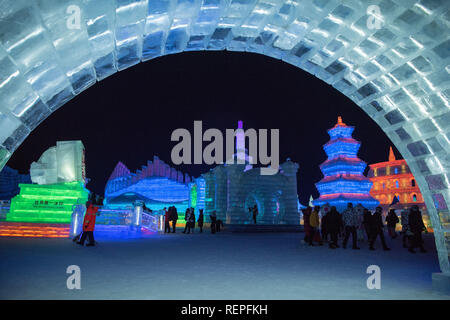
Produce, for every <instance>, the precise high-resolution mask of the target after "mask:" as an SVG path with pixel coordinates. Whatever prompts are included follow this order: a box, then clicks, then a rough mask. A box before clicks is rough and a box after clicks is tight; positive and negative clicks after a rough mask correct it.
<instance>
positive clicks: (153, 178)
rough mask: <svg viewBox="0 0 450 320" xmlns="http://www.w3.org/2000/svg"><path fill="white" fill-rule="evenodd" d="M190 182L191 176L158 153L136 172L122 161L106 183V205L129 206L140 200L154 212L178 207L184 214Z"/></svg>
mask: <svg viewBox="0 0 450 320" xmlns="http://www.w3.org/2000/svg"><path fill="white" fill-rule="evenodd" d="M190 183H191V178H190V177H189V176H188V175H184V174H183V173H181V172H179V171H177V170H176V169H174V168H171V167H170V166H169V165H168V164H166V163H164V161H162V160H160V159H159V158H158V157H156V156H155V157H154V158H153V161H148V162H147V165H146V166H143V167H142V168H141V169H140V170H137V171H136V173H131V172H130V170H128V168H127V167H126V166H125V165H124V164H123V163H121V162H119V163H118V164H117V166H116V168H115V169H114V171H113V173H112V174H111V176H110V178H109V180H108V182H107V184H106V188H105V205H106V206H107V207H109V208H118V207H126V206H130V205H132V204H133V203H134V201H136V200H140V201H143V202H144V203H145V205H146V206H147V207H148V208H150V209H151V210H154V211H159V210H162V209H163V208H164V207H166V208H167V207H169V206H175V207H176V208H177V211H178V212H182V213H184V211H185V210H186V208H187V207H188V205H189V184H190Z"/></svg>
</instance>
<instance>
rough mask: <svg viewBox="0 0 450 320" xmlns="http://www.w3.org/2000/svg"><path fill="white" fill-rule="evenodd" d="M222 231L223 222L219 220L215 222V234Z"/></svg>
mask: <svg viewBox="0 0 450 320" xmlns="http://www.w3.org/2000/svg"><path fill="white" fill-rule="evenodd" d="M221 229H223V221H222V220H220V219H217V220H216V232H220V230H221Z"/></svg>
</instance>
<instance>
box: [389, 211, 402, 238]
mask: <svg viewBox="0 0 450 320" xmlns="http://www.w3.org/2000/svg"><path fill="white" fill-rule="evenodd" d="M399 221H400V220H399V219H398V217H397V214H396V213H395V209H390V210H389V213H388V215H387V217H386V224H387V228H388V233H389V236H390V237H391V239H395V238H397V233H396V232H395V227H396V225H397V223H399Z"/></svg>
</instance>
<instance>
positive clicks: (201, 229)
mask: <svg viewBox="0 0 450 320" xmlns="http://www.w3.org/2000/svg"><path fill="white" fill-rule="evenodd" d="M203 219H204V218H203V209H200V210H199V213H198V219H197V225H198V227H199V228H200V233H202V232H203Z"/></svg>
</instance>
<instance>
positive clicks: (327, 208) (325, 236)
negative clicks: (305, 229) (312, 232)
mask: <svg viewBox="0 0 450 320" xmlns="http://www.w3.org/2000/svg"><path fill="white" fill-rule="evenodd" d="M329 212H330V205H329V204H328V203H326V204H325V205H324V206H323V207H322V240H323V241H328V234H329V232H328V230H327V223H328V222H327V220H328V213H329Z"/></svg>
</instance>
